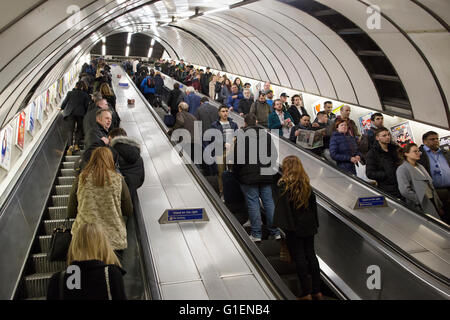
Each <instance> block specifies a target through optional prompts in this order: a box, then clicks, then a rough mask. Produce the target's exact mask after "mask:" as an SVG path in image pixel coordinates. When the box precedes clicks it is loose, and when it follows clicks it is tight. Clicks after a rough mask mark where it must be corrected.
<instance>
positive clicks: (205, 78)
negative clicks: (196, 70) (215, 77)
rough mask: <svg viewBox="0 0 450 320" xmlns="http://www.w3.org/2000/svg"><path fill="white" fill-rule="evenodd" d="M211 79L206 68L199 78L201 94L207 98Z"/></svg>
mask: <svg viewBox="0 0 450 320" xmlns="http://www.w3.org/2000/svg"><path fill="white" fill-rule="evenodd" d="M211 78H212V73H211V69H210V68H209V67H208V68H206V72H205V73H204V74H202V75H201V77H200V84H201V86H202V93H203V94H204V95H207V96H209V83H210V82H211Z"/></svg>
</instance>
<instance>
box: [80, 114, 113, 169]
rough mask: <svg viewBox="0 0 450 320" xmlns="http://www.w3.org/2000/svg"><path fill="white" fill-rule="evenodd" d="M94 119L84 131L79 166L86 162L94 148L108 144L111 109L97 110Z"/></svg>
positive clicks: (82, 166) (83, 165) (84, 164)
mask: <svg viewBox="0 0 450 320" xmlns="http://www.w3.org/2000/svg"><path fill="white" fill-rule="evenodd" d="M95 120H96V122H95V126H93V127H92V128H90V130H89V131H88V132H87V133H86V138H85V141H84V146H85V151H84V153H83V156H82V164H81V168H84V167H85V166H86V165H87V164H88V162H89V160H90V158H91V154H92V152H93V151H94V150H95V149H97V148H98V147H106V146H108V145H109V139H108V131H109V129H110V127H111V123H112V111H111V110H109V109H100V110H98V111H97V113H96V119H95Z"/></svg>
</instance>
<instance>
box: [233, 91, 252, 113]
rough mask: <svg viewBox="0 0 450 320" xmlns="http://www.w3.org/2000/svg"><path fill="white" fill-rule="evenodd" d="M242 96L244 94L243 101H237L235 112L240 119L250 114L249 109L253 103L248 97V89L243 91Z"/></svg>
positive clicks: (249, 93) (249, 94)
mask: <svg viewBox="0 0 450 320" xmlns="http://www.w3.org/2000/svg"><path fill="white" fill-rule="evenodd" d="M243 94H244V99H241V100H240V101H239V104H238V110H237V112H238V113H239V115H240V116H241V117H243V116H245V115H246V114H248V113H249V112H250V109H251V107H252V104H253V102H254V101H253V99H252V98H251V97H250V96H251V92H250V89H244V92H243Z"/></svg>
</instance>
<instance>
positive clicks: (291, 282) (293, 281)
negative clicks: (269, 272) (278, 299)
mask: <svg viewBox="0 0 450 320" xmlns="http://www.w3.org/2000/svg"><path fill="white" fill-rule="evenodd" d="M281 279H282V280H283V281H284V283H285V284H286V286H287V287H288V288H289V290H291V292H292V293H293V294H294V295H296V296H297V297H300V281H299V280H298V277H297V274H286V275H282V276H281Z"/></svg>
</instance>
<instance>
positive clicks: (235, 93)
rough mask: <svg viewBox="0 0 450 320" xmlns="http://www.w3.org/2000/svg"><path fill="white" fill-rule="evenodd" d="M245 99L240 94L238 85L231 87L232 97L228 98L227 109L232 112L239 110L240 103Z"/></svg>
mask: <svg viewBox="0 0 450 320" xmlns="http://www.w3.org/2000/svg"><path fill="white" fill-rule="evenodd" d="M242 98H244V96H243V95H242V93H241V92H239V89H238V86H237V85H235V84H234V85H232V86H231V95H230V96H229V97H228V100H227V107H228V108H229V109H230V111H235V110H238V106H239V101H241V99H242Z"/></svg>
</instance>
